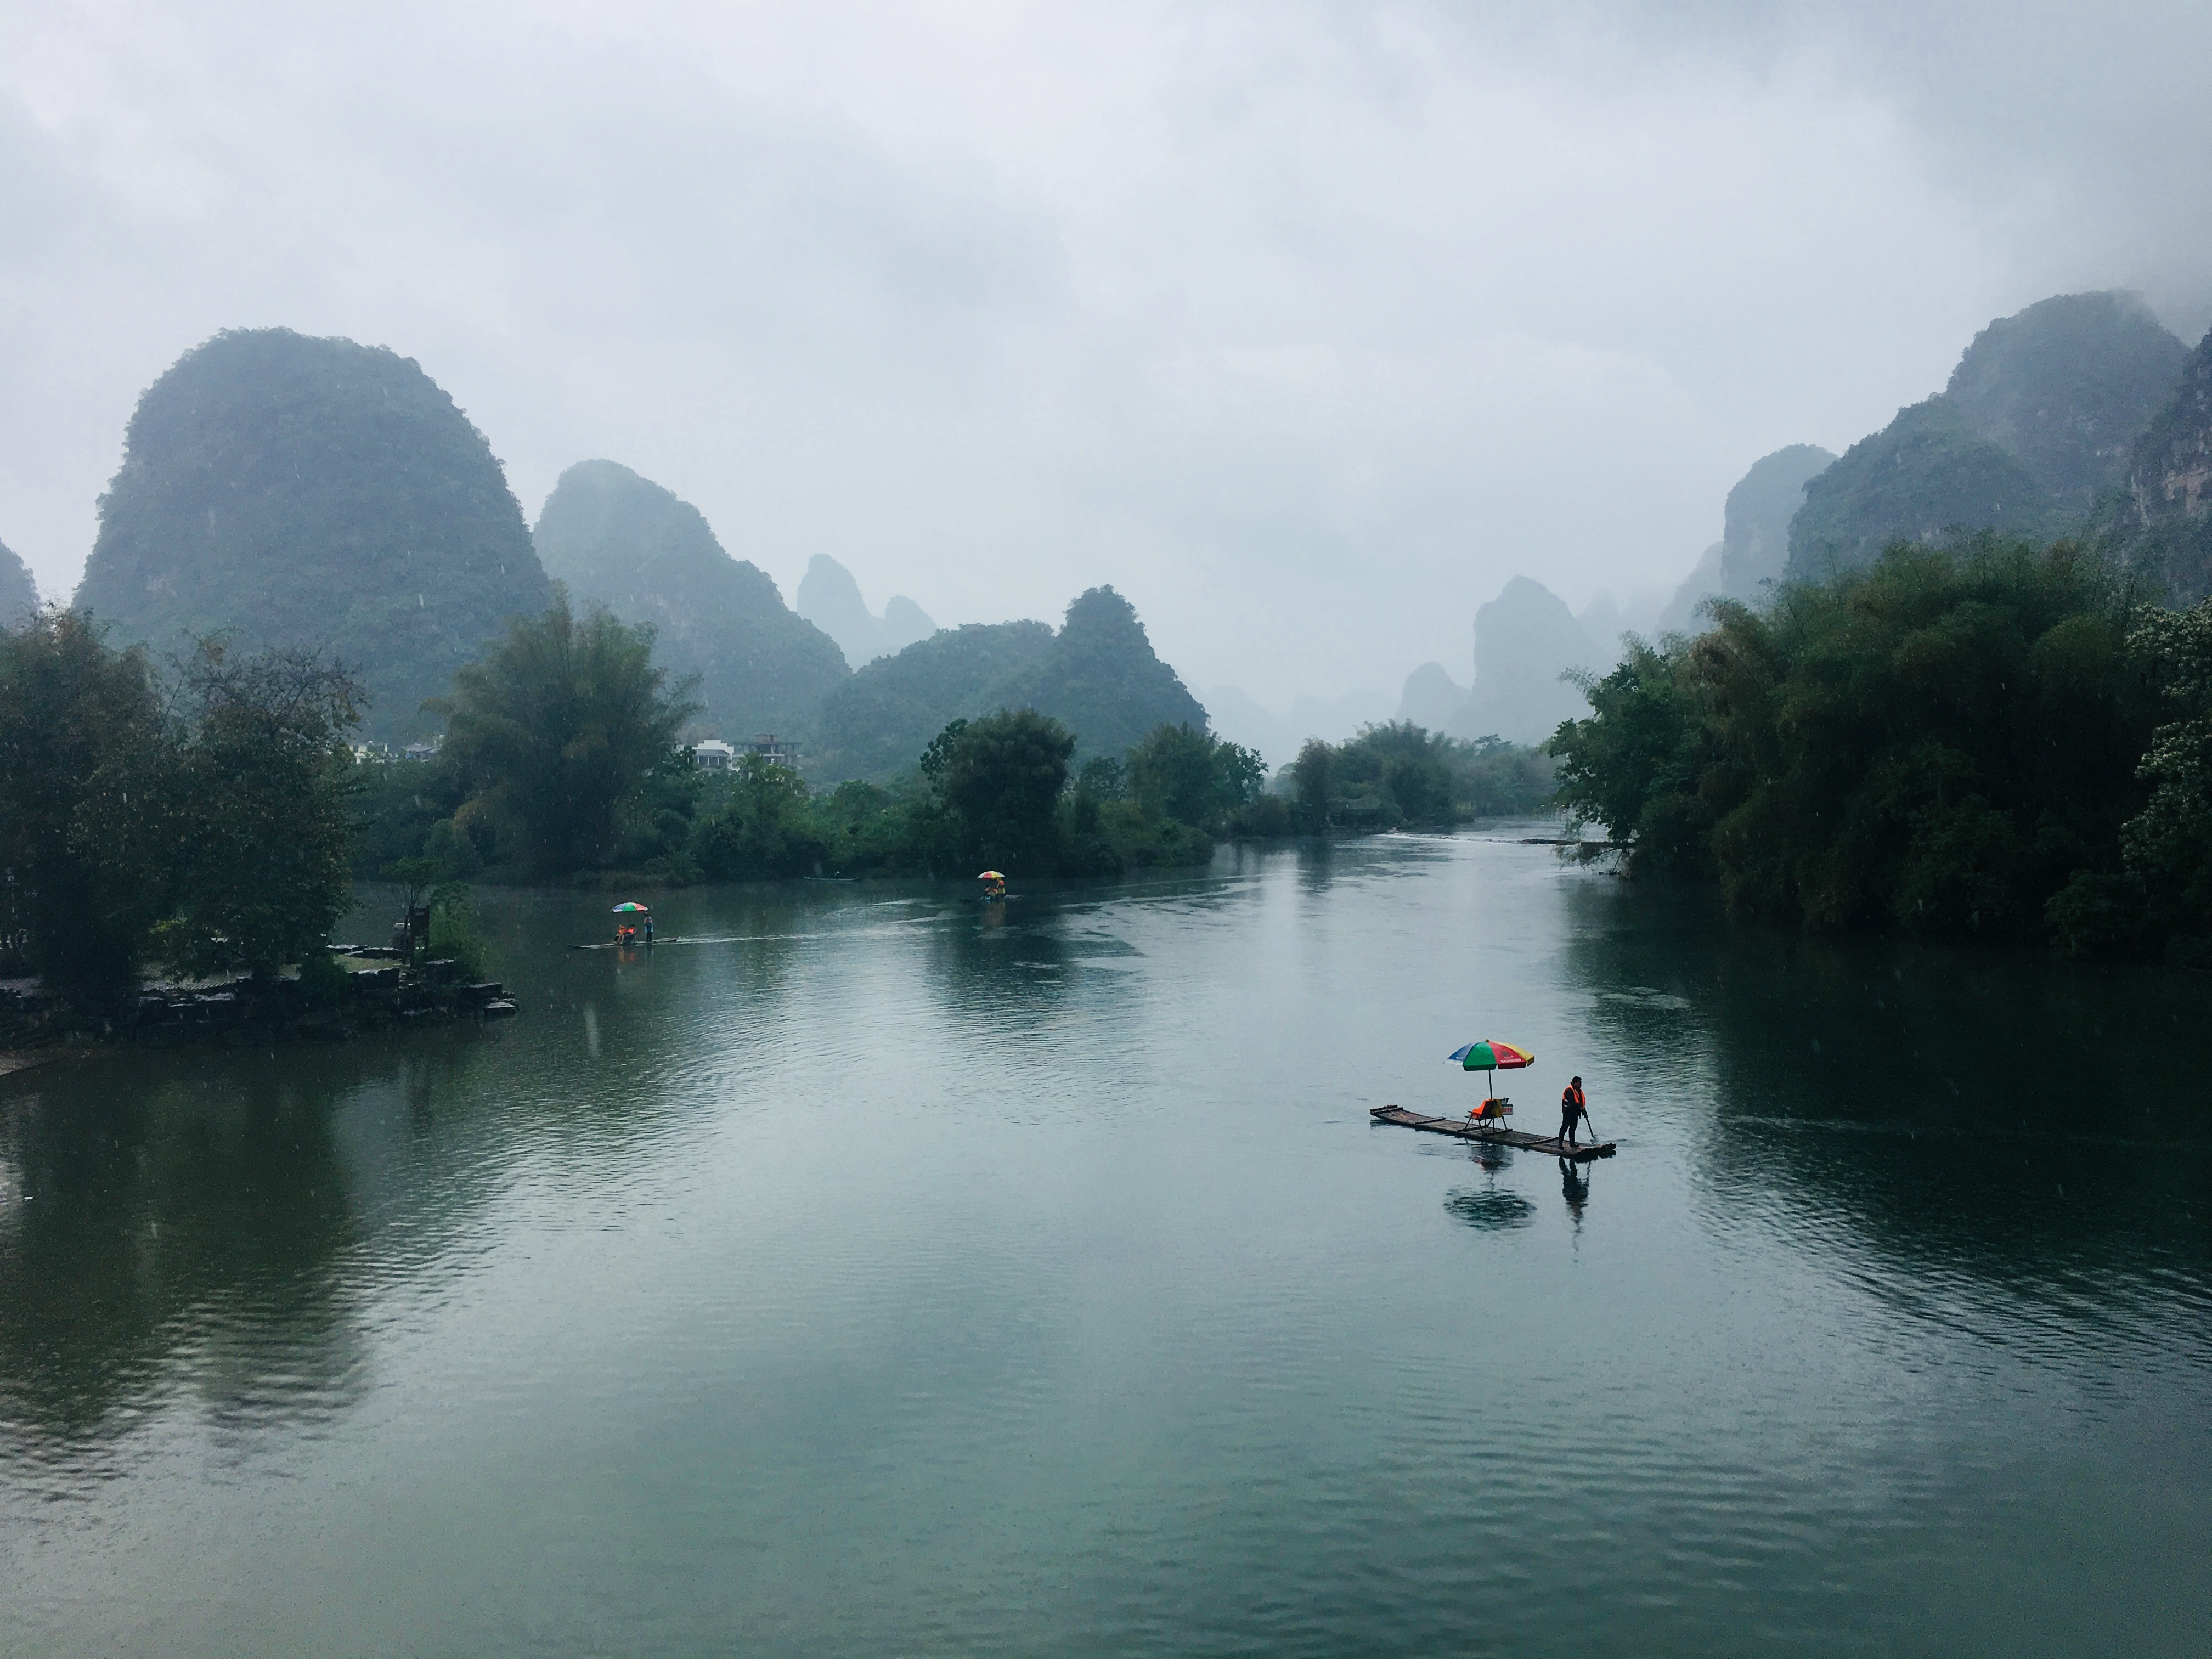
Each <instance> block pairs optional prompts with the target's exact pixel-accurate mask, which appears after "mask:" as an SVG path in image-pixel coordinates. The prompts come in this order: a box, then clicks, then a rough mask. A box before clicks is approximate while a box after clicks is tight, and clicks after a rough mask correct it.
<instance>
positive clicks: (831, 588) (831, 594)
mask: <svg viewBox="0 0 2212 1659" xmlns="http://www.w3.org/2000/svg"><path fill="white" fill-rule="evenodd" d="M797 598H798V611H799V615H800V616H802V617H805V618H806V620H807V621H809V622H811V623H813V624H814V625H815V626H816V627H817V628H818V629H821V630H822V631H823V633H825V634H827V635H829V637H830V638H831V639H833V640H835V641H837V648H838V649H839V650H841V651H842V652H843V653H845V660H846V661H847V662H848V663H850V664H851V665H853V666H854V667H855V668H860V667H863V666H865V665H866V664H868V663H871V662H873V661H874V660H875V659H877V658H878V657H889V656H893V655H896V653H899V652H901V651H903V650H905V649H906V647H908V646H909V645H912V644H914V643H915V641H918V640H926V639H927V638H928V637H929V636H930V635H932V634H934V633H935V632H937V624H936V623H933V622H932V621H931V620H930V619H929V615H928V613H927V611H923V610H922V608H921V606H920V605H916V604H915V602H914V601H913V600H912V599H908V598H907V597H906V596H905V595H904V594H902V593H895V594H893V595H892V596H891V598H890V602H889V603H888V604H886V605H884V614H883V615H882V616H880V617H878V616H877V615H875V614H874V613H873V612H872V611H870V610H869V609H868V605H867V601H866V599H862V598H861V597H860V583H859V582H858V581H856V580H854V577H853V573H852V572H851V571H849V570H848V569H846V568H845V567H844V566H843V565H842V564H840V563H838V562H837V561H836V560H835V559H833V558H831V557H830V556H829V555H828V554H827V553H817V554H816V555H815V556H813V557H812V558H811V559H809V560H808V561H807V562H806V574H805V575H804V576H802V577H800V578H799V593H798V596H797Z"/></svg>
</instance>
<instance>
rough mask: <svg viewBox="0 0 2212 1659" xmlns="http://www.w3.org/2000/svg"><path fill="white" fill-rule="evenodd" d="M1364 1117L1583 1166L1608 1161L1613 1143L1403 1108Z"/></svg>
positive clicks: (1380, 1108)
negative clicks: (1572, 1140)
mask: <svg viewBox="0 0 2212 1659" xmlns="http://www.w3.org/2000/svg"><path fill="white" fill-rule="evenodd" d="M1367 1115H1368V1116H1370V1117H1371V1118H1373V1119H1374V1120H1375V1121H1376V1122H1377V1123H1389V1124H1394V1125H1395V1126H1396V1127H1399V1128H1401V1129H1426V1130H1427V1131H1428V1132H1429V1133H1431V1134H1437V1135H1452V1136H1455V1137H1456V1138H1457V1139H1461V1140H1481V1141H1487V1142H1489V1143H1490V1144H1491V1145H1492V1146H1525V1147H1527V1148H1528V1150H1529V1151H1530V1152H1548V1153H1550V1154H1551V1155H1552V1156H1553V1157H1555V1158H1571V1159H1573V1160H1574V1162H1576V1163H1577V1164H1587V1163H1589V1161H1590V1160H1591V1159H1592V1158H1611V1157H1612V1156H1613V1142H1612V1141H1610V1140H1585V1141H1581V1142H1577V1143H1572V1144H1571V1143H1569V1142H1567V1141H1564V1140H1562V1139H1559V1137H1558V1136H1557V1135H1532V1134H1528V1133H1523V1132H1522V1131H1521V1130H1519V1129H1508V1128H1504V1127H1498V1128H1492V1127H1491V1126H1490V1125H1489V1124H1487V1123H1470V1122H1469V1121H1468V1120H1467V1119H1465V1118H1463V1117H1422V1116H1420V1115H1418V1114H1416V1113H1413V1112H1409V1111H1407V1109H1405V1108H1404V1107H1403V1106H1370V1107H1369V1108H1368V1109H1367Z"/></svg>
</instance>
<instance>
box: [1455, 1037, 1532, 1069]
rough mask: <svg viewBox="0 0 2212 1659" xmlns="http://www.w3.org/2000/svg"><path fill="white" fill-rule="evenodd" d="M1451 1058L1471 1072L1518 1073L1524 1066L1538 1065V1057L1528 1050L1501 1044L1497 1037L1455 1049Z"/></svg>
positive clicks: (1505, 1043) (1507, 1043)
mask: <svg viewBox="0 0 2212 1659" xmlns="http://www.w3.org/2000/svg"><path fill="white" fill-rule="evenodd" d="M1450 1058H1452V1059H1453V1060H1457V1061H1458V1062H1459V1063H1460V1065H1461V1066H1462V1068H1463V1069H1464V1070H1467V1071H1470V1072H1517V1071H1519V1070H1520V1069H1521V1068H1522V1066H1534V1064H1535V1063H1536V1056H1535V1055H1534V1054H1530V1053H1529V1052H1528V1050H1527V1049H1526V1048H1515V1047H1514V1046H1513V1045H1512V1044H1511V1043H1510V1042H1499V1041H1498V1039H1497V1038H1496V1037H1485V1038H1484V1039H1483V1040H1482V1041H1481V1042H1470V1043H1468V1045H1467V1047H1466V1048H1455V1049H1453V1050H1452V1052H1451V1055H1450Z"/></svg>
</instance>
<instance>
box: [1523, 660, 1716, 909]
mask: <svg viewBox="0 0 2212 1659" xmlns="http://www.w3.org/2000/svg"><path fill="white" fill-rule="evenodd" d="M1680 654H1681V647H1680V645H1679V643H1670V644H1669V645H1668V646H1666V647H1657V648H1655V647H1652V646H1650V645H1647V644H1645V643H1644V641H1641V640H1638V639H1631V640H1630V641H1628V654H1627V655H1626V657H1624V658H1623V659H1621V662H1620V666H1618V667H1617V668H1615V669H1614V670H1613V671H1612V672H1611V673H1609V674H1607V675H1606V676H1605V677H1604V678H1602V679H1600V678H1592V677H1585V678H1583V681H1582V688H1583V696H1585V697H1587V698H1588V699H1589V705H1590V714H1589V718H1588V719H1586V720H1566V721H1563V722H1562V723H1561V724H1560V726H1559V730H1558V731H1557V732H1554V733H1553V736H1552V739H1551V741H1550V743H1549V744H1547V745H1546V746H1547V748H1548V749H1549V750H1550V752H1551V753H1552V754H1553V755H1555V756H1557V757H1559V774H1558V775H1559V804H1560V805H1561V806H1562V807H1563V808H1565V812H1566V817H1567V823H1568V825H1569V827H1570V828H1571V829H1575V830H1579V829H1581V828H1582V827H1583V825H1585V824H1589V823H1601V824H1603V825H1605V826H1606V829H1607V833H1608V834H1609V835H1610V836H1612V838H1613V840H1615V841H1617V842H1627V843H1628V844H1629V854H1628V861H1629V865H1630V866H1631V868H1632V871H1634V872H1636V873H1638V874H1646V875H1648V874H1650V873H1653V872H1656V871H1659V870H1662V869H1664V870H1676V871H1689V872H1695V871H1698V870H1701V869H1704V868H1705V867H1707V858H1708V854H1707V848H1706V843H1705V836H1706V835H1707V833H1708V832H1709V831H1710V829H1711V814H1710V813H1708V812H1707V811H1705V809H1704V807H1703V806H1702V805H1701V804H1700V803H1699V799H1698V793H1697V789H1698V768H1699V756H1698V738H1699V735H1700V732H1701V728H1700V726H1699V723H1698V721H1697V720H1696V719H1695V718H1694V716H1693V714H1692V710H1691V708H1690V706H1689V702H1688V700H1687V696H1686V691H1685V690H1684V688H1683V687H1682V685H1681V684H1680V683H1679V676H1678V672H1677V671H1678V669H1679V667H1680Z"/></svg>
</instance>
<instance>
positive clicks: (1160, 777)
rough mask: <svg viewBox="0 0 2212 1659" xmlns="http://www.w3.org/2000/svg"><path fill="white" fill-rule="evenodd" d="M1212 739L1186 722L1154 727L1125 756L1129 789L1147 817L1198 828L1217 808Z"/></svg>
mask: <svg viewBox="0 0 2212 1659" xmlns="http://www.w3.org/2000/svg"><path fill="white" fill-rule="evenodd" d="M1213 749H1214V742H1213V739H1212V738H1211V737H1209V736H1208V735H1207V734H1206V732H1202V731H1200V730H1199V729H1198V728H1197V727H1195V726H1192V725H1190V724H1189V723H1188V721H1182V722H1178V723H1177V724H1176V725H1174V726H1168V725H1160V726H1154V727H1153V728H1152V731H1151V732H1149V733H1148V734H1147V735H1146V738H1145V740H1144V741H1143V742H1142V743H1140V744H1138V745H1137V746H1136V747H1135V748H1133V749H1132V750H1129V784H1130V788H1131V791H1132V793H1134V794H1135V796H1136V798H1137V803H1138V805H1140V806H1142V807H1143V808H1144V809H1145V810H1146V811H1147V812H1157V813H1159V814H1161V815H1162V816H1164V817H1170V818H1173V819H1174V820H1175V821H1176V823H1205V822H1206V820H1207V819H1209V818H1211V817H1212V816H1213V815H1214V812H1215V811H1216V809H1217V807H1218V793H1219V791H1218V782H1219V777H1218V774H1217V773H1216V771H1215V769H1214V764H1213Z"/></svg>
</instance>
